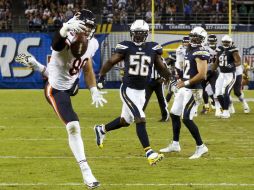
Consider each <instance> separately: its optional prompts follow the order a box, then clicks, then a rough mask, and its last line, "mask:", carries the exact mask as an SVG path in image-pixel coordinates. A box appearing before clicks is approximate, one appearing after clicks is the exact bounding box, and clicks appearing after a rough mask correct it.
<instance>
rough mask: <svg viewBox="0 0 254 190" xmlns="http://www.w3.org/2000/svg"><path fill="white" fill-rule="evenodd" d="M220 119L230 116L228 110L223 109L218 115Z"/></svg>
mask: <svg viewBox="0 0 254 190" xmlns="http://www.w3.org/2000/svg"><path fill="white" fill-rule="evenodd" d="M220 117H221V118H222V119H228V118H230V113H229V111H228V110H223V112H222V114H221V116H220Z"/></svg>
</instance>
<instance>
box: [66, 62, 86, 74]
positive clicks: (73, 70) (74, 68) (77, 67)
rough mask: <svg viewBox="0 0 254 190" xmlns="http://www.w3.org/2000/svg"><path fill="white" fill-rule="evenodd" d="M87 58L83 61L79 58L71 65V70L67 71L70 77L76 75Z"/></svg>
mask: <svg viewBox="0 0 254 190" xmlns="http://www.w3.org/2000/svg"><path fill="white" fill-rule="evenodd" d="M87 61H88V58H85V59H84V60H83V61H82V60H81V58H77V59H75V60H74V61H73V63H72V68H71V69H70V70H69V73H70V75H71V76H73V75H76V74H77V73H78V72H79V71H80V69H81V68H82V67H83V66H84V65H85V64H86V62H87Z"/></svg>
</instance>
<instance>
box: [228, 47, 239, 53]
mask: <svg viewBox="0 0 254 190" xmlns="http://www.w3.org/2000/svg"><path fill="white" fill-rule="evenodd" d="M229 51H230V52H235V51H239V49H238V48H237V47H236V46H232V47H230V49H229Z"/></svg>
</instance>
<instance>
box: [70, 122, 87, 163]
mask: <svg viewBox="0 0 254 190" xmlns="http://www.w3.org/2000/svg"><path fill="white" fill-rule="evenodd" d="M66 130H67V132H68V136H69V146H70V148H71V151H72V153H73V154H74V157H75V158H76V160H77V162H78V163H80V167H81V166H82V167H87V166H88V164H87V162H86V156H85V151H84V144H83V141H82V138H81V132H80V126H79V122H78V121H72V122H69V123H67V125H66Z"/></svg>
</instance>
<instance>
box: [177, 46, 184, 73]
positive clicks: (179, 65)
mask: <svg viewBox="0 0 254 190" xmlns="http://www.w3.org/2000/svg"><path fill="white" fill-rule="evenodd" d="M185 54H186V47H184V46H183V45H180V46H179V47H178V48H177V49H176V63H175V67H176V68H177V69H179V70H183V62H184V56H185Z"/></svg>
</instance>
